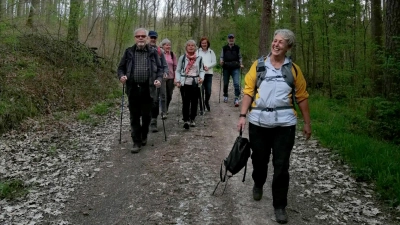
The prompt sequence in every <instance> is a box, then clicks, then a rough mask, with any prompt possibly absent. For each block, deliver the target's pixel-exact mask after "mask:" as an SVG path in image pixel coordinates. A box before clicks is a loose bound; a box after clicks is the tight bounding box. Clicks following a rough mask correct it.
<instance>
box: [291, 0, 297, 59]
mask: <svg viewBox="0 0 400 225" xmlns="http://www.w3.org/2000/svg"><path fill="white" fill-rule="evenodd" d="M291 7H292V8H291V15H290V23H291V24H292V31H293V33H294V34H295V35H297V34H296V24H297V23H296V22H297V0H292V6H291ZM290 52H291V56H292V60H293V61H296V43H294V44H293V47H292V49H291V50H290Z"/></svg>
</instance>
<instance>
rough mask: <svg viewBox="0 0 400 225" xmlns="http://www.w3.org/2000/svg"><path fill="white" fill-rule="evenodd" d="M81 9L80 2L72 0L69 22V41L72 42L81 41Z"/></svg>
mask: <svg viewBox="0 0 400 225" xmlns="http://www.w3.org/2000/svg"><path fill="white" fill-rule="evenodd" d="M80 7H81V1H80V0H71V6H70V9H69V20H68V34H67V40H68V41H71V42H78V40H79V36H78V35H79V33H78V30H79V23H78V22H79V11H80Z"/></svg>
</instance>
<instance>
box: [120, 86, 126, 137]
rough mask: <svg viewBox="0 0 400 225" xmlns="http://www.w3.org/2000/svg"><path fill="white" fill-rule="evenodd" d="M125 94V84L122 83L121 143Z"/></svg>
mask: <svg viewBox="0 0 400 225" xmlns="http://www.w3.org/2000/svg"><path fill="white" fill-rule="evenodd" d="M124 95H125V84H123V85H122V100H121V122H120V125H119V143H120V144H121V139H122V114H123V113H124Z"/></svg>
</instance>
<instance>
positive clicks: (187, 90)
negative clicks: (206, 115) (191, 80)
mask: <svg viewBox="0 0 400 225" xmlns="http://www.w3.org/2000/svg"><path fill="white" fill-rule="evenodd" d="M180 89H181V96H182V115H183V121H185V122H186V121H189V120H195V119H196V115H197V104H198V103H199V95H200V88H199V87H198V86H197V85H187V84H185V85H184V86H182V87H181V88H180Z"/></svg>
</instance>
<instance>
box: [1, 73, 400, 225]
mask: <svg viewBox="0 0 400 225" xmlns="http://www.w3.org/2000/svg"><path fill="white" fill-rule="evenodd" d="M213 84H214V86H213V95H212V103H211V110H212V111H211V112H210V113H207V114H206V115H205V116H204V118H203V117H201V116H199V117H198V118H197V127H195V128H191V129H190V130H189V131H184V130H183V128H182V125H183V124H182V122H181V121H179V120H178V118H180V117H181V113H180V110H179V107H177V105H178V92H177V90H175V93H174V97H173V102H172V103H171V109H170V112H169V118H168V119H167V120H166V124H165V125H166V128H167V136H168V140H167V141H166V142H165V141H164V134H163V132H162V123H161V121H160V120H159V126H158V127H159V130H160V132H158V133H154V134H153V133H152V134H150V136H149V143H148V145H147V146H146V147H144V148H143V150H142V151H141V152H140V153H139V154H131V153H130V152H129V148H130V146H131V140H130V137H129V134H128V133H129V121H128V112H126V114H125V116H124V120H123V130H124V133H123V134H124V135H123V138H122V144H119V143H118V139H119V113H118V112H111V113H110V114H109V115H107V116H104V117H103V118H101V121H102V122H101V123H100V124H98V125H97V126H90V125H85V124H81V123H78V122H75V121H74V120H72V119H66V118H65V120H58V121H49V120H47V121H41V122H36V121H28V122H27V123H26V126H25V127H29V129H25V131H21V132H16V131H13V132H9V133H7V134H5V135H3V136H2V137H1V138H0V152H1V154H0V179H1V180H9V179H20V180H23V181H24V182H25V185H27V187H28V190H29V193H28V194H27V196H25V197H24V198H21V199H17V200H13V201H7V200H0V224H276V222H274V218H273V208H272V197H271V187H270V186H271V185H270V184H271V180H270V179H268V183H267V184H266V185H265V186H264V197H263V199H262V200H261V201H260V202H255V201H254V200H252V194H251V188H252V186H253V181H252V179H251V171H252V165H251V159H250V160H249V163H248V171H247V177H246V181H245V182H243V183H242V182H241V180H242V174H243V171H241V172H240V173H239V174H238V175H235V176H234V177H232V178H231V179H229V181H228V183H227V186H226V190H225V193H224V194H223V195H221V193H222V190H223V188H224V185H225V184H222V185H220V187H219V188H218V190H217V194H216V196H212V195H211V193H212V191H213V190H214V187H215V185H216V184H217V182H218V180H219V168H220V163H221V161H222V159H223V158H225V157H226V156H227V155H228V153H229V151H230V148H231V147H232V144H233V141H234V140H235V138H236V136H237V135H238V133H237V132H236V123H237V119H238V114H239V109H238V108H235V107H233V99H230V102H228V103H227V104H226V103H218V92H219V89H218V88H219V79H214V83H213ZM230 93H232V91H231V92H230ZM310 107H311V110H312V106H310ZM118 110H119V109H116V111H118ZM244 136H245V137H247V136H248V135H247V133H246V132H245V134H244ZM290 170H291V183H290V189H289V205H288V207H287V211H288V215H289V223H288V224H296V225H297V224H385V225H386V224H400V217H399V216H398V215H399V214H400V208H397V209H389V208H388V207H386V206H385V205H383V204H382V203H380V202H379V201H377V200H376V196H375V194H374V192H373V188H374V187H373V185H371V184H366V183H364V182H356V181H355V179H353V178H352V177H351V175H350V168H349V167H348V166H347V165H345V164H343V162H342V161H341V160H340V157H338V156H337V155H335V154H333V153H332V152H331V151H330V150H329V149H326V148H323V147H321V146H319V144H318V141H317V140H315V139H311V140H310V141H308V142H305V140H304V138H303V137H302V135H301V133H300V131H299V133H298V136H297V137H296V144H295V148H294V150H293V153H292V157H291V168H290ZM270 171H272V168H271V169H270ZM269 177H271V176H269ZM396 215H397V217H396Z"/></svg>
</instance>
